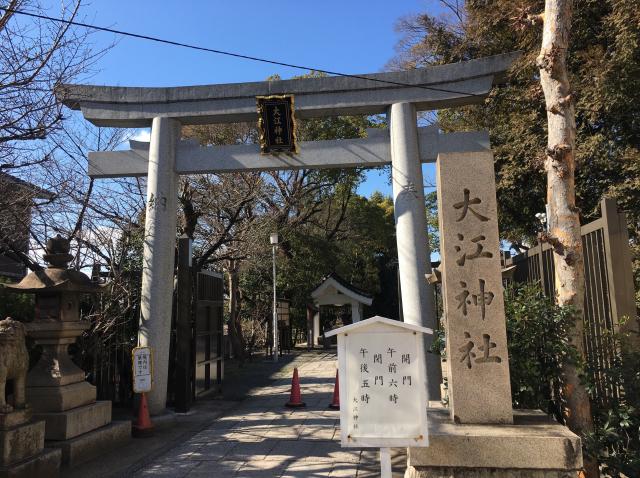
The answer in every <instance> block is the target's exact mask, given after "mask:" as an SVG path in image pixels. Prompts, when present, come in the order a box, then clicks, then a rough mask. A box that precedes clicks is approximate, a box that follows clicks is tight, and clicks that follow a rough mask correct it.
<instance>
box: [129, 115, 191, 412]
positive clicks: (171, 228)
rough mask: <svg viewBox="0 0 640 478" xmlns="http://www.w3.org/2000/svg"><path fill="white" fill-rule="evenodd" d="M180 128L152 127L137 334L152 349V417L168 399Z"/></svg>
mask: <svg viewBox="0 0 640 478" xmlns="http://www.w3.org/2000/svg"><path fill="white" fill-rule="evenodd" d="M180 127H181V125H180V122H179V121H177V120H175V119H171V118H154V119H153V121H152V125H151V142H150V146H149V169H148V175H147V178H148V179H147V211H146V217H145V223H144V249H143V259H142V260H143V267H142V294H141V296H142V299H141V301H140V328H139V332H138V341H139V344H140V345H146V346H149V347H151V350H152V353H153V362H152V363H153V368H152V374H153V375H152V378H153V389H152V390H151V392H149V393H147V398H148V404H149V411H150V412H151V414H158V413H160V412H162V410H164V408H165V404H166V397H167V377H168V371H169V343H170V338H171V311H172V301H173V294H172V293H171V291H173V270H174V257H175V246H176V221H177V207H178V194H177V187H178V175H177V174H176V172H175V163H176V147H177V144H178V139H179V137H180Z"/></svg>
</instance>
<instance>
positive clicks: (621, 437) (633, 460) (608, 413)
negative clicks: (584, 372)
mask: <svg viewBox="0 0 640 478" xmlns="http://www.w3.org/2000/svg"><path fill="white" fill-rule="evenodd" d="M629 339H630V337H628V336H626V335H624V334H608V335H607V336H605V340H606V341H608V342H609V346H610V347H612V349H613V350H614V356H613V360H611V362H609V363H603V364H590V370H589V374H588V376H598V377H601V378H602V379H603V380H606V383H607V389H608V390H609V394H611V395H613V397H612V398H604V397H596V387H595V385H593V384H591V386H590V392H591V395H592V397H594V400H592V412H593V417H594V427H595V429H594V431H593V432H592V433H589V434H588V435H587V436H586V437H585V445H586V449H587V452H588V453H590V454H591V455H593V456H595V457H596V458H597V460H598V462H599V463H600V464H601V466H602V469H603V471H604V472H605V473H606V474H607V475H608V476H611V477H614V478H619V477H623V476H625V475H626V476H640V352H638V351H637V350H635V351H634V349H633V346H632V344H631V343H629V342H630V341H629ZM631 351H633V352H631ZM623 352H624V353H623ZM623 387H624V392H622V389H623ZM613 391H617V393H612V392H613Z"/></svg>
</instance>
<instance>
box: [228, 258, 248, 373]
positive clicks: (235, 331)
mask: <svg viewBox="0 0 640 478" xmlns="http://www.w3.org/2000/svg"><path fill="white" fill-rule="evenodd" d="M228 278H229V339H230V340H231V347H232V349H233V355H234V357H236V359H238V360H239V361H240V362H241V363H243V362H244V359H245V343H244V337H243V336H242V326H241V324H240V320H241V317H240V276H239V272H238V264H237V262H236V261H235V260H229V268H228Z"/></svg>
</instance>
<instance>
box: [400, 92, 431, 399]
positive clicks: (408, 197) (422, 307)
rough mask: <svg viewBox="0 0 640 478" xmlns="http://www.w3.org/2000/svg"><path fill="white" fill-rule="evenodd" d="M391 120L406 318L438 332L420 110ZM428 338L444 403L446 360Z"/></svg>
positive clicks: (405, 109) (409, 107) (408, 108)
mask: <svg viewBox="0 0 640 478" xmlns="http://www.w3.org/2000/svg"><path fill="white" fill-rule="evenodd" d="M388 120H389V129H390V134H391V181H392V183H393V207H394V215H395V221H396V241H397V246H398V267H399V269H400V293H401V295H402V315H403V317H404V321H405V322H407V323H410V324H414V325H420V326H422V327H427V328H429V329H432V330H436V329H437V328H438V327H437V325H438V324H437V318H436V310H435V302H434V295H433V290H432V286H431V285H430V284H428V283H427V281H426V279H425V274H429V273H431V259H430V256H431V254H430V251H429V237H428V235H427V218H426V215H427V213H426V208H425V203H424V189H423V179H422V162H421V161H420V149H419V144H418V120H417V115H416V109H415V107H414V105H413V104H411V103H394V104H393V105H391V107H390V108H389V113H388ZM424 339H425V347H424V350H425V355H426V362H425V363H426V364H427V375H428V377H427V379H428V392H429V400H439V399H440V383H441V382H442V368H441V364H440V357H439V356H438V355H436V354H433V353H429V350H431V344H432V342H433V336H431V335H426V334H425V335H424Z"/></svg>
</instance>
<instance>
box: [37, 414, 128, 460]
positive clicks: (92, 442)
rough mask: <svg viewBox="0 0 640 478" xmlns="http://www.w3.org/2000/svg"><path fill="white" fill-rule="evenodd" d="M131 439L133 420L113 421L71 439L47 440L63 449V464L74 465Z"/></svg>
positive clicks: (48, 444) (51, 444)
mask: <svg viewBox="0 0 640 478" xmlns="http://www.w3.org/2000/svg"><path fill="white" fill-rule="evenodd" d="M129 440H131V422H129V421H126V422H113V423H110V424H109V425H107V426H104V427H102V428H98V429H97V430H93V431H91V432H89V433H85V434H84V435H80V436H78V437H76V438H72V439H71V440H65V441H52V442H47V446H51V447H55V448H59V449H60V450H61V451H62V465H63V466H65V467H74V466H76V465H78V464H80V463H83V462H85V461H88V460H91V459H92V458H95V457H97V456H99V455H101V454H103V453H105V452H106V451H108V450H111V449H113V448H118V447H121V446H123V445H125V444H127V442H129Z"/></svg>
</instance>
